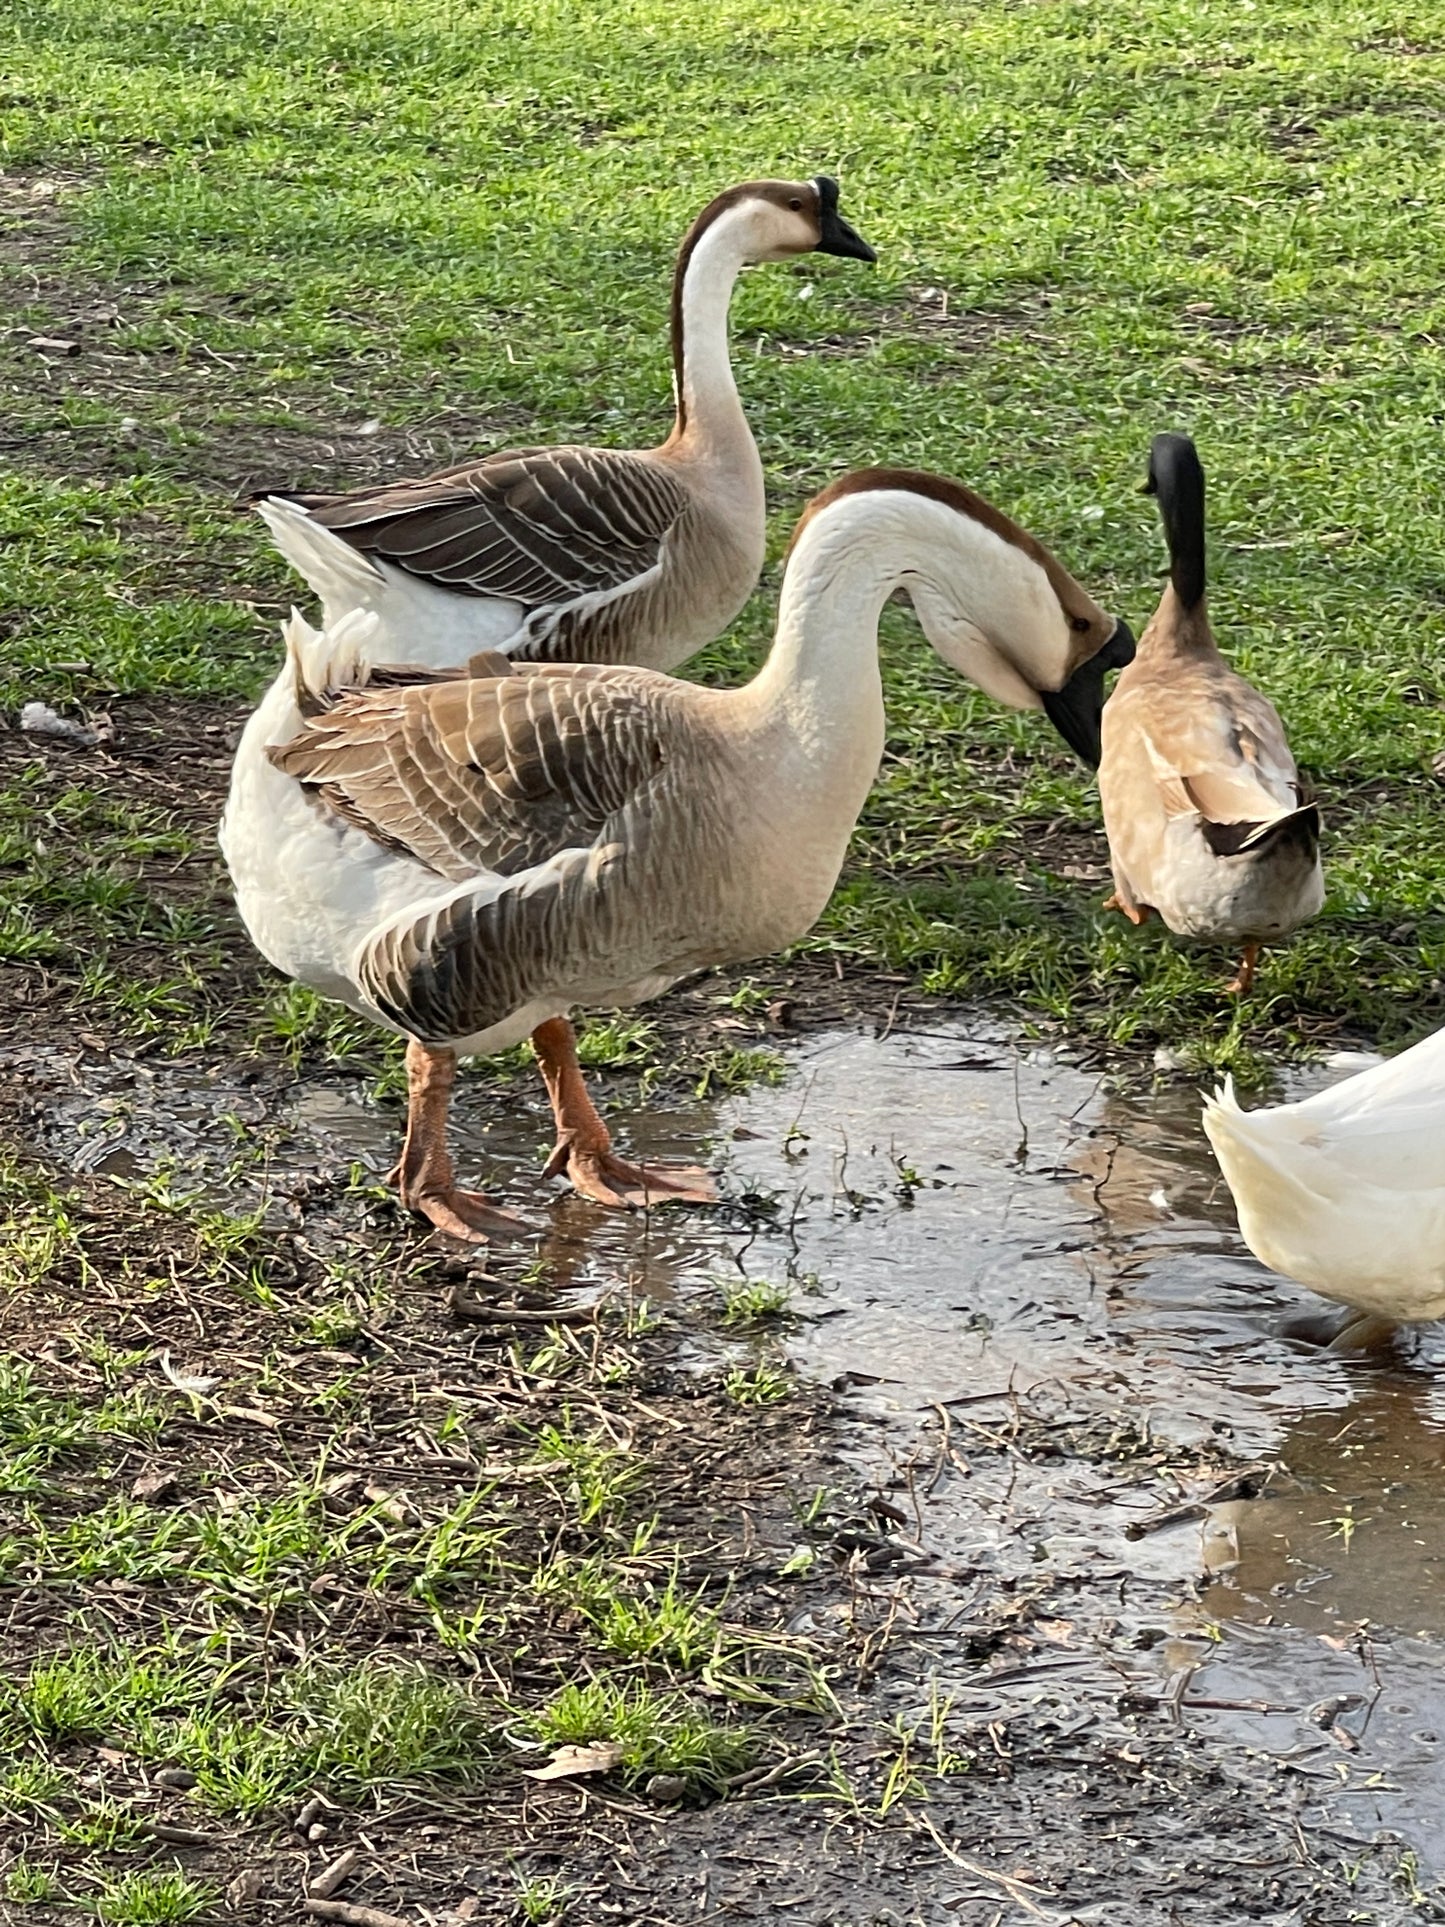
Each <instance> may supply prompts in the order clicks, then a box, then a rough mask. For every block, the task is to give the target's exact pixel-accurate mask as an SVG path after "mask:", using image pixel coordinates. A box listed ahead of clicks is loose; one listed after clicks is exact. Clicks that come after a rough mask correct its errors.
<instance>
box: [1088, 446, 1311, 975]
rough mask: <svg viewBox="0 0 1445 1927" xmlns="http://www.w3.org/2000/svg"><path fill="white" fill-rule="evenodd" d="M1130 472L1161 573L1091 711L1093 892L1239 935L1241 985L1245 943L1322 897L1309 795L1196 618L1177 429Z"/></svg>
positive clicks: (1123, 905)
mask: <svg viewBox="0 0 1445 1927" xmlns="http://www.w3.org/2000/svg"><path fill="white" fill-rule="evenodd" d="M1145 487H1146V490H1147V491H1148V492H1149V493H1150V494H1153V495H1156V496H1157V497H1158V499H1159V512H1160V516H1161V518H1162V520H1163V523H1164V533H1165V535H1166V537H1167V539H1168V543H1169V582H1168V585H1167V586H1166V588H1165V590H1164V595H1163V598H1162V600H1161V601H1160V604H1159V607H1158V609H1157V610H1156V611H1155V614H1154V619H1153V621H1152V622H1151V623H1150V624H1149V626H1148V628H1147V629H1146V630H1145V631H1144V634H1143V635H1142V636H1141V637H1140V639H1139V650H1138V654H1137V656H1136V658H1135V660H1134V661H1133V663H1132V664H1130V666H1129V667H1128V668H1127V669H1126V670H1125V671H1124V673H1123V674H1122V675H1121V676H1120V677H1119V680H1118V682H1117V683H1116V684H1115V687H1114V693H1113V695H1112V696H1111V697H1110V699H1109V703H1108V707H1107V708H1106V710H1105V711H1104V723H1103V744H1104V753H1103V760H1102V761H1101V763H1100V765H1099V798H1100V801H1101V803H1102V804H1103V810H1104V829H1105V832H1106V833H1107V836H1108V839H1109V853H1110V857H1111V859H1112V864H1113V871H1114V894H1113V896H1112V897H1110V899H1109V901H1108V903H1107V904H1106V905H1105V906H1104V907H1105V909H1108V910H1122V911H1123V913H1124V915H1125V916H1126V917H1128V918H1129V920H1130V922H1131V923H1135V924H1140V923H1143V922H1144V921H1145V919H1146V918H1147V917H1148V915H1149V913H1150V911H1151V910H1152V911H1154V912H1155V913H1157V915H1158V916H1160V917H1161V918H1162V919H1163V921H1164V923H1165V924H1166V925H1167V926H1168V928H1169V929H1170V930H1172V931H1173V932H1174V933H1175V935H1176V936H1181V937H1193V938H1197V939H1200V940H1202V941H1204V942H1209V943H1234V944H1239V945H1242V946H1243V961H1242V962H1241V964H1240V968H1239V974H1238V976H1237V977H1236V979H1235V981H1234V982H1233V983H1232V984H1230V986H1229V989H1230V990H1231V991H1238V992H1241V993H1243V992H1245V991H1247V990H1248V989H1249V987H1250V985H1251V983H1252V982H1253V981H1254V972H1255V966H1256V962H1257V960H1258V956H1259V949H1260V945H1261V944H1262V943H1265V942H1267V941H1273V940H1275V939H1278V938H1280V937H1284V936H1287V935H1288V934H1289V933H1290V931H1292V930H1294V929H1295V928H1296V927H1297V926H1298V925H1299V924H1301V923H1304V922H1305V921H1306V920H1307V919H1308V918H1310V917H1312V916H1314V914H1315V913H1316V911H1317V910H1318V909H1319V908H1320V905H1321V904H1322V903H1323V902H1324V878H1323V875H1322V873H1321V870H1320V850H1319V846H1320V817H1319V810H1318V808H1317V806H1316V805H1315V804H1314V803H1310V802H1306V801H1305V796H1304V791H1303V789H1302V788H1301V786H1300V780H1299V772H1298V770H1297V769H1296V768H1295V761H1294V757H1293V756H1292V755H1291V754H1290V748H1289V744H1288V742H1286V740H1285V734H1284V727H1283V725H1282V724H1281V722H1280V719H1279V715H1278V713H1277V711H1276V710H1275V707H1274V705H1273V704H1272V703H1271V702H1269V701H1267V700H1266V698H1265V697H1263V696H1261V695H1260V693H1259V691H1258V690H1256V689H1254V688H1252V687H1251V686H1250V684H1249V683H1247V682H1246V681H1245V680H1244V678H1243V676H1240V675H1237V674H1236V673H1235V671H1234V670H1232V669H1231V668H1230V667H1229V665H1228V663H1226V662H1225V660H1224V658H1223V656H1222V655H1221V654H1220V652H1219V647H1218V644H1217V643H1216V642H1215V640H1214V634H1213V631H1212V630H1211V629H1210V626H1209V616H1208V613H1207V611H1206V608H1205V599H1204V470H1203V468H1202V466H1201V465H1200V461H1199V456H1198V454H1197V452H1196V451H1195V447H1194V444H1193V442H1191V441H1190V440H1189V438H1188V436H1186V435H1156V436H1155V438H1154V443H1153V447H1152V448H1151V450H1150V455H1149V479H1148V482H1147V483H1146V484H1145Z"/></svg>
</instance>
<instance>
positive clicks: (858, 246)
mask: <svg viewBox="0 0 1445 1927" xmlns="http://www.w3.org/2000/svg"><path fill="white" fill-rule="evenodd" d="M813 185H814V187H816V188H817V190H818V252H819V254H842V255H845V256H846V257H847V258H848V259H849V260H850V261H876V260H877V259H878V256H877V255H876V254H875V253H874V252H873V250H872V248H870V247H869V245H868V243H867V242H866V241H865V240H864V239H863V236H862V235H861V234H860V233H859V232H858V230H857V229H856V228H854V227H850V226H849V224H848V223H847V222H846V221H845V220H844V219H843V217H842V215H841V214H840V213H839V212H838V183H837V182H836V181H835V180H831V179H830V178H829V177H828V175H826V174H820V175H819V176H818V178H817V180H815V181H814V183H813Z"/></svg>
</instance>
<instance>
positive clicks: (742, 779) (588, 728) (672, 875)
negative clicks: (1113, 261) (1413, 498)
mask: <svg viewBox="0 0 1445 1927" xmlns="http://www.w3.org/2000/svg"><path fill="white" fill-rule="evenodd" d="M895 589H902V590H904V591H905V592H906V593H907V595H908V596H909V598H910V599H911V600H912V603H913V606H914V609H915V611H916V613H917V615H918V618H919V620H920V622H921V624H922V626H923V629H924V631H925V634H926V635H927V637H928V639H929V641H930V642H931V643H932V644H933V647H934V648H935V649H936V650H937V651H938V652H939V654H940V655H941V656H942V657H943V658H944V660H945V661H947V662H949V663H950V664H952V665H953V667H954V668H956V669H957V670H958V671H959V672H960V674H962V675H964V676H966V677H967V678H969V680H971V681H972V682H973V683H975V684H976V685H977V686H978V687H980V688H981V689H983V690H984V691H986V692H987V693H988V694H990V695H993V696H994V697H996V698H998V699H999V700H1001V701H1003V702H1005V703H1010V704H1013V705H1015V706H1016V707H1020V708H1027V707H1040V706H1042V707H1043V708H1044V709H1045V710H1046V711H1047V713H1048V715H1049V716H1050V718H1051V720H1052V721H1053V723H1054V725H1055V727H1056V728H1057V729H1058V730H1059V731H1060V733H1061V734H1062V735H1063V736H1064V738H1065V740H1066V741H1067V742H1068V743H1069V744H1070V745H1071V746H1072V747H1073V748H1074V749H1075V750H1076V751H1077V752H1078V753H1079V754H1080V755H1082V756H1083V757H1084V758H1085V759H1086V760H1090V761H1094V762H1096V761H1097V759H1098V749H1099V716H1100V711H1101V709H1102V706H1103V685H1104V673H1105V670H1106V669H1108V668H1110V667H1115V666H1118V665H1119V664H1121V663H1123V662H1125V661H1127V660H1128V658H1129V656H1130V655H1131V654H1132V651H1133V646H1134V643H1133V637H1132V635H1131V634H1130V632H1129V629H1128V627H1127V625H1126V624H1125V623H1124V622H1122V621H1120V620H1116V619H1115V618H1114V617H1112V616H1108V615H1105V614H1104V612H1103V611H1102V610H1101V609H1100V608H1099V606H1098V604H1097V603H1095V602H1094V601H1093V600H1092V599H1091V598H1090V597H1089V596H1088V595H1087V594H1086V593H1085V591H1084V590H1083V589H1082V588H1081V587H1080V586H1079V584H1078V583H1077V582H1076V581H1075V580H1074V578H1073V577H1072V576H1071V575H1070V574H1069V573H1068V572H1067V571H1066V570H1065V569H1064V568H1063V567H1062V566H1061V565H1060V564H1059V563H1058V562H1057V561H1056V560H1055V559H1054V557H1053V556H1052V555H1050V554H1049V552H1048V551H1047V550H1046V549H1045V548H1043V547H1042V545H1041V544H1039V543H1038V542H1036V541H1034V540H1033V538H1032V537H1030V536H1029V535H1027V534H1025V532H1024V531H1023V530H1022V529H1020V528H1018V527H1017V526H1016V525H1015V524H1014V523H1012V522H1011V521H1009V520H1008V518H1007V517H1006V516H1003V515H1001V514H999V513H998V511H996V510H995V509H993V508H991V507H990V506H989V504H988V503H986V502H984V501H983V500H982V499H981V498H980V497H978V496H977V495H974V494H973V493H972V492H971V491H970V490H968V489H966V488H964V487H962V486H961V485H960V484H958V483H956V482H951V481H947V480H945V479H943V478H941V477H937V476H932V475H923V474H916V473H913V472H910V471H907V470H891V469H874V470H864V471H860V472H857V473H855V474H852V475H849V476H844V477H842V478H840V479H839V480H838V481H836V482H834V483H833V484H832V485H831V486H830V487H829V488H826V489H824V490H823V492H822V493H821V494H820V495H819V496H817V497H815V499H814V500H813V502H812V503H810V505H809V506H808V508H807V510H806V511H805V512H804V515H803V518H802V520H801V522H800V524H799V527H798V530H797V533H796V535H795V537H794V541H793V545H792V548H791V551H790V555H789V559H788V563H787V567H786V570H785V573H784V580H783V587H782V596H781V601H780V606H779V613H778V620H777V630H776V635H775V639H774V642H773V646H772V649H771V651H770V653H769V655H768V658H767V660H766V662H765V663H764V665H763V667H762V669H761V670H760V671H759V673H758V674H757V675H756V676H755V677H754V678H753V680H752V681H751V682H749V683H747V684H746V685H744V686H743V687H741V688H737V689H709V688H702V687H700V686H698V685H696V684H693V683H687V682H680V681H677V680H676V679H674V678H672V677H670V676H666V675H664V674H662V673H661V672H660V671H657V670H649V669H643V668H636V667H622V666H616V665H605V664H583V665H571V664H567V665H558V664H554V665H540V666H535V667H528V666H525V665H520V664H516V663H513V662H510V661H508V660H507V659H506V658H505V657H502V656H500V655H496V654H491V655H479V656H478V657H476V658H475V659H473V661H472V662H471V663H470V664H469V665H468V668H467V669H466V670H464V671H461V672H453V673H448V672H446V671H434V672H430V673H427V672H425V671H418V670H415V669H413V668H410V667H407V668H403V669H398V670H396V671H377V670H376V669H375V668H374V667H368V664H370V663H372V662H373V660H374V659H373V657H372V650H373V647H374V640H375V639H374V635H373V634H372V633H370V631H371V626H372V625H373V624H374V622H375V617H374V615H372V614H368V613H363V612H353V613H352V614H351V615H350V616H349V617H347V618H345V619H344V620H343V622H342V623H339V624H338V625H337V626H336V627H335V628H334V629H333V630H331V631H328V632H323V633H321V634H318V633H317V632H316V631H314V630H312V629H311V628H310V627H309V626H308V625H307V624H306V623H305V622H303V621H302V619H301V618H300V617H299V616H297V615H295V614H294V613H293V615H292V618H291V621H290V623H289V624H288V625H287V630H286V641H287V651H288V661H287V663H286V665H285V666H284V667H283V669H282V671H281V674H280V675H279V676H278V678H277V680H276V682H275V683H274V684H273V685H272V688H271V690H270V691H269V693H268V694H267V696H266V697H265V698H264V700H263V701H262V703H261V705H260V707H259V709H258V710H257V711H256V712H255V714H254V715H253V716H252V718H251V720H250V722H249V723H248V725H247V727H246V729H245V731H244V733H243V736H242V740H241V743H240V746H239V749H238V752H237V756H236V763H235V768H234V772H233V776H232V783H231V790H230V796H229V799H228V802H227V806H226V813H225V818H224V821H223V824H222V829H221V842H222V847H223V850H224V852H225V856H226V860H227V863H228V865H229V867H230V871H231V876H232V879H233V881H234V884H235V888H236V896H237V901H238V903H239V906H240V910H241V915H242V917H243V919H244V921H245V923H246V926H247V928H248V930H249V931H250V934H251V936H252V938H253V940H254V941H255V943H256V945H257V947H258V948H259V949H260V951H261V952H262V954H263V955H264V956H265V957H267V958H268V959H269V960H270V962H271V963H273V964H274V965H275V966H276V967H277V968H278V969H279V970H281V971H283V972H285V973H286V974H287V975H289V976H291V977H293V978H296V979H299V980H300V981H301V982H303V983H306V984H309V985H311V986H312V987H313V988H314V989H316V990H318V991H320V992H321V993H323V994H324V995H325V996H328V997H334V998H336V999H337V1000H339V1001H340V1002H341V1003H344V1004H346V1005H348V1006H349V1007H350V1008H351V1009H352V1010H354V1011H357V1012H359V1013H361V1014H363V1015H365V1016H367V1017H369V1018H371V1019H372V1020H373V1021H375V1022H376V1023H378V1024H380V1025H382V1026H384V1027H386V1028H388V1029H390V1030H392V1031H393V1032H395V1033H397V1034H399V1035H401V1036H404V1037H405V1038H406V1039H407V1052H406V1061H407V1073H408V1117H407V1130H406V1139H405V1143H404V1147H403V1150H402V1156H401V1161H400V1163H399V1165H398V1166H397V1170H396V1173H395V1174H394V1176H395V1181H396V1183H397V1185H398V1189H399V1192H400V1196H401V1199H402V1201H403V1202H404V1203H405V1204H406V1205H407V1206H409V1207H410V1208H412V1209H413V1210H415V1211H418V1212H419V1213H421V1215H423V1216H424V1217H426V1218H428V1219H430V1221H431V1222H432V1224H433V1225H435V1226H437V1227H438V1228H439V1229H441V1230H443V1231H445V1232H448V1233H450V1234H452V1235H454V1236H457V1237H461V1238H471V1239H477V1238H485V1237H486V1235H487V1233H488V1232H489V1231H495V1230H503V1231H505V1230H507V1229H509V1228H512V1229H514V1228H515V1226H516V1223H517V1221H516V1220H515V1219H514V1218H513V1217H512V1215H511V1214H507V1213H500V1212H499V1211H498V1210H497V1209H496V1208H495V1207H494V1206H492V1205H490V1204H488V1203H487V1201H486V1200H485V1198H483V1197H482V1196H480V1195H479V1194H478V1193H475V1192H469V1191H464V1190H461V1189H459V1188H458V1186H457V1184H456V1182H455V1177H454V1173H453V1167H452V1163H451V1159H450V1157H449V1155H448V1152H447V1148H446V1120H447V1110H448V1103H449V1097H450V1092H451V1087H452V1082H453V1079H454V1077H455V1073H456V1060H457V1057H458V1055H468V1056H473V1055H485V1054H487V1053H490V1052H494V1051H500V1050H505V1049H507V1048H509V1047H510V1046H511V1045H514V1044H516V1043H519V1042H520V1041H521V1040H522V1039H524V1038H527V1037H530V1038H531V1040H532V1043H533V1045H534V1047H535V1050H536V1054H537V1058H538V1061H539V1064H540V1068H541V1071H542V1075H543V1078H544V1081H545V1083H546V1086H547V1090H548V1093H549V1096H550V1098H551V1102H552V1108H553V1112H554V1116H555V1119H556V1125H557V1142H556V1147H555V1149H554V1151H553V1153H552V1155H551V1157H550V1159H549V1160H548V1162H547V1165H546V1174H547V1175H565V1176H566V1177H568V1178H570V1179H571V1182H572V1184H573V1186H574V1187H575V1188H576V1189H577V1190H578V1191H580V1192H582V1193H583V1194H584V1195H585V1196H587V1197H589V1198H593V1199H595V1200H597V1201H598V1202H600V1203H603V1204H609V1205H614V1206H619V1205H620V1206H629V1205H641V1204H648V1203H657V1202H660V1201H663V1200H666V1199H669V1198H679V1199H683V1200H690V1201H698V1202H707V1201H713V1200H715V1198H716V1191H715V1189H714V1188H713V1186H712V1183H711V1181H710V1179H709V1178H708V1177H707V1175H706V1173H704V1172H702V1171H700V1170H696V1169H685V1170H681V1171H678V1170H669V1169H666V1168H664V1167H656V1166H654V1167H648V1166H641V1165H636V1164H632V1163H630V1162H628V1161H626V1160H624V1159H622V1158H620V1157H619V1156H618V1155H617V1154H616V1152H615V1151H614V1150H613V1147H612V1143H611V1139H610V1137H609V1134H608V1132H607V1129H606V1126H605V1125H604V1123H603V1121H602V1119H601V1118H600V1116H599V1115H598V1113H597V1111H596V1109H595V1108H594V1107H593V1104H592V1102H591V1099H590V1097H589V1096H588V1093H587V1090H586V1086H585V1084H584V1083H583V1080H582V1076H581V1072H580V1071H579V1069H578V1064H577V1057H576V1052H575V1048H574V1044H573V1037H572V1032H571V1028H570V1026H569V1025H568V1023H567V1022H566V1012H567V1011H568V1010H570V1009H572V1008H574V1007H576V1006H579V1005H580V1006H584V1007H587V1006H591V1007H603V1008H609V1009H611V1008H616V1007H618V1006H629V1005H633V1004H636V1003H639V1002H642V1001H644V1000H645V999H648V998H653V997H657V996H659V995H661V993H662V992H663V991H665V990H666V989H667V988H668V987H669V986H670V985H671V984H673V983H675V982H677V980H678V979H679V978H681V977H685V976H688V975H690V974H691V973H693V972H695V971H697V970H701V969H704V968H708V967H712V966H717V965H723V964H729V963H736V962H742V961H744V960H745V959H748V958H754V957H758V956H762V955H765V954H767V953H769V952H771V951H774V950H777V949H779V948H780V947H782V946H783V945H785V944H788V943H791V942H793V941H795V940H796V939H797V938H798V937H800V936H802V935H803V934H804V933H805V932H806V931H807V930H808V929H809V928H810V926H811V925H812V924H813V922H814V921H815V920H816V919H817V917H818V916H819V915H820V914H821V912H822V910H823V907H824V905H825V904H826V903H827V901H828V898H829V896H830V895H831V894H832V890H833V886H834V883H835V882H836V880H837V877H838V873H839V870H840V868H841V867H842V863H843V858H844V853H845V851H846V849H847V845H848V839H849V836H850V834H851V832H852V829H853V825H854V822H855V821H856V819H857V816H858V813H859V811H860V810H861V809H862V807H863V802H864V799H865V798H866V796H867V794H868V791H869V789H870V787H871V786H872V783H873V780H874V778H875V776H876V775H877V772H878V766H879V763H880V760H881V758H882V753H883V741H884V714H883V695H882V685H881V681H880V676H879V668H878V617H879V613H880V611H881V610H882V607H883V604H884V603H885V601H886V600H887V599H888V597H889V595H890V594H891V593H892V592H893V591H894V590H895Z"/></svg>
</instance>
